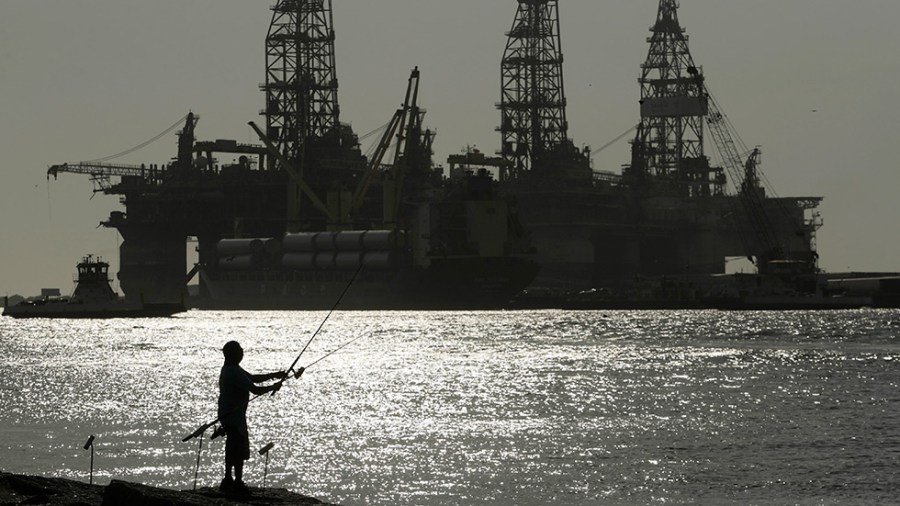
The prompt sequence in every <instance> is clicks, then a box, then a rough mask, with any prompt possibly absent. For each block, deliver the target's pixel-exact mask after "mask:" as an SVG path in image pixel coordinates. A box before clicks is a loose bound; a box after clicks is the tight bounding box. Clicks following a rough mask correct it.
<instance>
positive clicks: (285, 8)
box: [262, 0, 339, 163]
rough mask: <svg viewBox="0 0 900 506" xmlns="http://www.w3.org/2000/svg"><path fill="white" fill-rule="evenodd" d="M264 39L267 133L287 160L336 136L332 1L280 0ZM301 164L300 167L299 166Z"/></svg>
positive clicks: (335, 76) (336, 103) (264, 113)
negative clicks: (330, 136)
mask: <svg viewBox="0 0 900 506" xmlns="http://www.w3.org/2000/svg"><path fill="white" fill-rule="evenodd" d="M272 11H273V15H272V23H271V25H270V27H269V33H268V36H267V37H266V82H265V84H264V85H263V90H264V91H265V92H266V109H265V110H264V111H263V112H262V114H263V115H264V116H265V117H266V127H267V130H266V134H267V135H268V137H269V138H270V139H271V140H272V142H273V143H274V144H275V146H276V147H277V148H278V150H279V151H280V152H281V153H282V154H284V155H285V157H286V158H287V159H289V160H302V159H303V153H304V148H305V147H306V144H307V143H309V142H315V141H316V140H319V139H323V138H326V137H327V136H329V135H337V134H338V130H339V129H338V127H339V107H338V81H337V75H336V73H335V58H334V29H333V28H332V26H333V19H332V10H331V0H278V2H277V3H276V4H275V5H274V6H273V7H272ZM301 163H302V162H301Z"/></svg>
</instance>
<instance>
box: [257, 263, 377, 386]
mask: <svg viewBox="0 0 900 506" xmlns="http://www.w3.org/2000/svg"><path fill="white" fill-rule="evenodd" d="M362 268H363V262H362V260H360V262H359V268H357V269H356V272H354V273H353V277H351V278H350V281H349V282H348V283H347V286H345V287H344V291H343V292H341V296H340V297H338V299H337V300H336V301H334V305H333V306H331V310H329V311H328V314H327V315H325V319H324V320H322V323H320V324H319V328H317V329H316V331H315V332H313V335H312V337H310V338H309V341H307V342H306V346H304V347H303V349H302V350H300V353H299V354H297V358H295V359H294V362H293V363H291V366H290V367H288V368H287V373H288V374H290V373H291V372H294V367H295V366H296V365H297V362H299V361H300V357H302V356H303V353H305V352H306V349H307V348H309V345H310V344H312V342H313V339H315V338H316V336H318V335H319V331H321V330H322V327H324V326H325V322H327V321H328V319H329V318H331V314H332V313H334V310H335V309H337V307H338V304H340V303H341V301H342V300H344V296H345V295H347V292H348V291H349V290H350V287H351V286H353V281H355V280H356V276H358V275H359V273H360V271H362ZM301 374H302V373H301ZM298 377H299V376H298ZM281 382H284V380H281ZM273 394H274V392H273Z"/></svg>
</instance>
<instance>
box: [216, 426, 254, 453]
mask: <svg viewBox="0 0 900 506" xmlns="http://www.w3.org/2000/svg"><path fill="white" fill-rule="evenodd" d="M222 426H223V427H225V460H226V461H228V462H237V461H241V460H247V459H249V458H250V435H249V434H248V432H247V426H246V425H244V426H243V427H241V426H235V425H226V424H223V425H222Z"/></svg>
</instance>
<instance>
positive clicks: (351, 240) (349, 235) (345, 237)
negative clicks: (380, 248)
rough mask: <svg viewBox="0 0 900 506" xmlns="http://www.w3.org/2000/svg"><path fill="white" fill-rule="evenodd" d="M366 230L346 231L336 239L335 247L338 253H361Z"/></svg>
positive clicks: (339, 233)
mask: <svg viewBox="0 0 900 506" xmlns="http://www.w3.org/2000/svg"><path fill="white" fill-rule="evenodd" d="M365 234H366V232H365V231H364V230H345V231H342V232H338V233H337V235H336V236H335V237H334V247H335V248H336V249H337V250H338V251H359V250H361V249H362V238H363V236H364V235H365Z"/></svg>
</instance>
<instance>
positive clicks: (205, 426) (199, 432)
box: [181, 334, 368, 449]
mask: <svg viewBox="0 0 900 506" xmlns="http://www.w3.org/2000/svg"><path fill="white" fill-rule="evenodd" d="M366 335H368V334H360V335H358V336H356V337H354V338H353V339H351V340H349V341H347V342H346V343H344V344H342V345H340V346H338V347H337V348H335V349H333V350H331V351H329V352H328V353H326V354H325V355H323V356H321V357H320V358H319V359H317V360H316V361H314V362H312V363H311V364H309V365H308V366H306V367H301V368H300V369H299V370H298V372H299V374H297V375H295V376H294V377H295V378H299V377H300V376H301V375H302V374H303V373H304V372H306V370H307V369H309V368H310V367H312V366H314V365H316V364H318V363H319V362H321V361H323V360H325V359H326V358H328V357H330V356H332V355H334V354H335V353H337V352H339V351H341V350H343V349H344V348H346V347H347V346H350V345H351V344H353V343H355V342H356V341H358V340H360V339H362V338H363V337H365V336H366ZM288 378H290V376H288V377H287V378H285V379H283V380H281V381H280V382H281V383H283V382H284V381H286V380H287V379H288ZM266 393H268V392H266ZM264 395H266V394H258V395H254V396H253V397H251V398H250V399H249V400H248V401H247V403H246V404H243V405H241V406H239V407H237V408H234V410H232V411H230V412H228V413H226V416H227V415H230V414H231V413H233V412H234V411H237V410H238V409H240V408H243V407H245V406H247V405H248V404H250V403H251V402H253V401H255V400H256V399H259V398H260V397H262V396H264ZM221 419H222V417H216V419H215V420H213V421H211V422H209V423H206V424H203V425H201V426H200V427H198V428H197V430H195V431H194V432H192V433H191V434H190V435H188V436H185V437H184V439H182V440H181V441H182V442H187V441H190V440H191V439H194V438H196V437H200V438H202V437H203V434H204V433H205V432H206V430H207V429H209V428H210V427H212V426H213V425H215V424H217V423H219V422H220V421H221ZM201 449H202V443H201Z"/></svg>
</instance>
